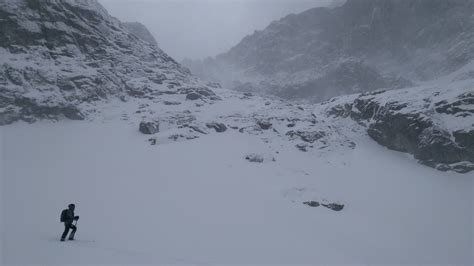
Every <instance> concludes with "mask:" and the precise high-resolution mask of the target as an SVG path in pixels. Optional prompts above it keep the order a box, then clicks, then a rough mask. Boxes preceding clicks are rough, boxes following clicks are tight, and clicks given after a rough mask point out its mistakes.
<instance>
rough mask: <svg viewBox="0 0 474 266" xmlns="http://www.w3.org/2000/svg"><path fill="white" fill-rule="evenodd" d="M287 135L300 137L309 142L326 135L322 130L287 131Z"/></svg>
mask: <svg viewBox="0 0 474 266" xmlns="http://www.w3.org/2000/svg"><path fill="white" fill-rule="evenodd" d="M286 135H287V136H289V137H290V138H292V139H294V138H295V137H299V138H301V140H303V141H305V142H309V143H314V142H315V141H317V140H319V139H321V138H323V137H325V136H326V133H325V132H323V131H301V130H298V131H294V130H291V131H288V132H287V133H286Z"/></svg>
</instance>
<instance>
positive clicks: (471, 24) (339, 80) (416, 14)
mask: <svg viewBox="0 0 474 266" xmlns="http://www.w3.org/2000/svg"><path fill="white" fill-rule="evenodd" d="M473 13H474V1H471V0H454V1H442V0H441V1H438V0H434V1H433V0H414V1H397V0H383V1H378V0H349V1H347V2H346V3H345V4H344V5H343V6H341V7H336V8H315V9H311V10H308V11H305V12H303V13H301V14H297V15H295V14H293V15H289V16H287V17H284V18H282V19H281V20H279V21H275V22H273V23H272V24H271V25H269V26H268V27H267V28H266V29H265V30H263V31H256V32H255V33H254V34H252V35H250V36H247V37H245V38H244V39H243V40H242V41H241V42H240V43H239V44H237V45H236V46H235V47H233V48H232V49H231V50H230V51H228V52H227V53H224V54H221V55H218V56H217V57H216V58H209V59H206V60H203V61H194V62H193V61H187V62H184V64H185V65H186V66H188V67H189V68H190V69H191V71H192V72H193V73H196V74H197V75H199V76H201V77H202V78H206V79H210V80H213V81H220V82H222V83H223V84H225V85H226V86H228V87H230V88H235V89H238V90H244V91H260V92H265V93H271V94H276V95H279V96H282V97H285V98H290V99H294V98H297V99H301V98H306V99H307V98H313V100H316V101H321V100H325V99H329V98H331V97H334V96H337V95H343V94H348V93H355V92H364V91H372V90H376V89H393V88H404V87H410V86H413V85H415V84H416V83H419V82H423V81H427V80H432V79H435V78H438V77H440V76H443V75H447V74H449V73H452V72H454V71H456V70H458V69H460V68H462V67H463V66H465V65H466V64H468V63H469V62H471V61H472V58H473V56H474V48H473V47H474V20H473V19H472V14H473Z"/></svg>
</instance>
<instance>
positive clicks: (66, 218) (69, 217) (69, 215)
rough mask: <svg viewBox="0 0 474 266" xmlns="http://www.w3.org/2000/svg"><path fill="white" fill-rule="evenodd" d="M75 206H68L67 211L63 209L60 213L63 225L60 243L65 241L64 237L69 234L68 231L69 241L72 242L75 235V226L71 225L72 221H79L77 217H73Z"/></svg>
mask: <svg viewBox="0 0 474 266" xmlns="http://www.w3.org/2000/svg"><path fill="white" fill-rule="evenodd" d="M75 208H76V205H74V204H69V206H68V208H67V209H64V210H63V211H62V212H61V222H63V223H64V232H63V235H62V236H61V241H64V240H66V236H67V234H68V233H69V230H70V229H72V231H71V234H70V235H69V240H74V235H75V234H76V230H77V226H76V225H74V224H72V223H73V222H74V220H76V221H77V220H79V216H74V209H75Z"/></svg>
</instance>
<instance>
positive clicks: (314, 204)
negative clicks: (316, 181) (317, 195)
mask: <svg viewBox="0 0 474 266" xmlns="http://www.w3.org/2000/svg"><path fill="white" fill-rule="evenodd" d="M303 204H305V205H308V206H309V207H319V206H320V205H321V204H319V202H317V201H305V202H303Z"/></svg>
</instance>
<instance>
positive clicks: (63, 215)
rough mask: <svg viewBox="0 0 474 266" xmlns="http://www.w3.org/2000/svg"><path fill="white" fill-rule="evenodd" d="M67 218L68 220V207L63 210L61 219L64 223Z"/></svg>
mask: <svg viewBox="0 0 474 266" xmlns="http://www.w3.org/2000/svg"><path fill="white" fill-rule="evenodd" d="M66 220H67V209H65V210H63V211H62V212H61V219H60V221H61V222H62V223H64V222H65V221H66Z"/></svg>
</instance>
